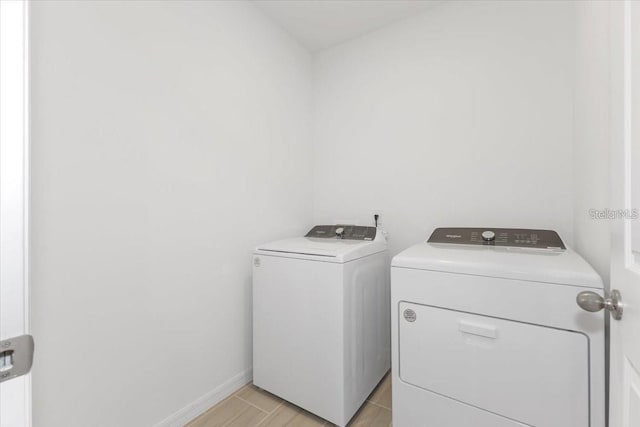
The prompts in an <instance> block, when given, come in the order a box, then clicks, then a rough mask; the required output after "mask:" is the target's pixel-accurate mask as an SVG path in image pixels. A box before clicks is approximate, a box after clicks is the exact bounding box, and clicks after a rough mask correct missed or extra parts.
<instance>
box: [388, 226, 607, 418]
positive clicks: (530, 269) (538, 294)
mask: <svg viewBox="0 0 640 427" xmlns="http://www.w3.org/2000/svg"><path fill="white" fill-rule="evenodd" d="M582 291H593V292H596V293H597V294H599V295H601V296H603V284H602V280H601V279H600V277H599V276H598V274H597V273H596V272H595V271H594V270H593V269H592V268H591V267H590V266H589V265H588V264H587V263H586V262H585V261H584V260H583V259H582V258H581V257H580V256H579V255H578V254H577V253H575V252H574V251H572V250H571V249H569V248H566V247H565V245H564V243H563V242H562V240H561V239H560V237H559V236H558V234H557V233H555V232H554V231H548V230H528V229H497V228H489V229H480V228H438V229H436V230H435V231H434V232H433V234H432V235H431V237H430V238H429V240H428V241H427V242H425V243H422V244H418V245H415V246H413V247H411V248H409V249H407V250H405V251H403V252H401V253H400V254H398V255H397V256H396V257H394V258H393V261H392V267H391V306H392V307H391V318H392V386H393V426H394V427H417V426H425V427H515V426H520V427H522V426H536V427H603V426H604V425H605V412H604V398H605V388H604V366H605V361H604V356H605V349H604V314H603V313H602V312H600V313H588V312H586V311H583V310H581V309H580V308H579V307H578V305H577V304H576V296H577V294H578V293H580V292H582Z"/></svg>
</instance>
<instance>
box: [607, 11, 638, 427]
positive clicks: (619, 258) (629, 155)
mask: <svg viewBox="0 0 640 427" xmlns="http://www.w3.org/2000/svg"><path fill="white" fill-rule="evenodd" d="M610 5H611V9H610V12H611V14H610V19H611V21H610V24H611V26H610V28H611V89H612V92H611V95H612V96H611V116H610V117H611V161H612V163H611V166H612V167H611V175H612V200H611V202H612V204H613V206H614V207H615V208H620V209H622V210H621V211H619V212H620V213H621V215H620V217H618V218H616V219H615V220H613V221H611V222H612V260H611V261H612V264H611V289H612V292H613V290H618V291H620V294H621V300H622V308H623V310H624V311H623V313H622V318H621V319H620V320H615V319H613V318H612V319H611V352H610V357H611V359H610V379H609V386H610V403H609V408H610V414H609V420H610V426H611V427H623V426H624V427H638V426H640V219H639V218H637V211H634V210H633V209H634V208H635V209H638V208H640V2H635V1H626V2H611V3H610ZM624 216H626V217H627V218H626V219H624V218H623V217H624Z"/></svg>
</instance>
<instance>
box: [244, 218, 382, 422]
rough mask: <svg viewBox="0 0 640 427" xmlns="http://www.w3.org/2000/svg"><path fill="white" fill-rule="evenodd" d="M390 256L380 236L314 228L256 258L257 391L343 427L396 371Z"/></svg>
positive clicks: (262, 249) (263, 249) (261, 250)
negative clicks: (392, 349) (392, 366)
mask: <svg viewBox="0 0 640 427" xmlns="http://www.w3.org/2000/svg"><path fill="white" fill-rule="evenodd" d="M389 307H390V302H389V255H388V251H387V244H386V239H385V238H384V236H383V235H382V233H381V232H380V231H379V230H377V229H376V227H364V226H350V225H319V226H315V227H314V228H313V229H312V230H311V231H309V232H308V233H307V235H306V236H305V237H298V238H292V239H287V240H280V241H277V242H273V243H268V244H265V245H261V246H259V247H258V248H256V250H255V252H254V256H253V377H254V384H255V385H256V386H258V387H261V388H263V389H265V390H267V391H269V392H271V393H273V394H275V395H278V396H280V397H282V398H283V399H285V400H288V401H289V402H292V403H294V404H296V405H298V406H300V407H301V408H304V409H306V410H307V411H309V412H311V413H313V414H316V415H318V416H320V417H322V418H324V419H326V420H329V421H331V422H332V423H334V424H336V425H338V426H345V425H346V424H347V423H348V422H349V420H350V419H351V418H352V417H353V415H354V414H355V412H356V411H357V410H358V408H360V406H361V405H362V404H363V402H364V401H365V399H366V398H367V396H368V395H369V394H370V393H371V391H372V390H373V389H374V388H375V386H376V384H378V382H379V381H380V380H381V378H382V377H383V376H384V375H385V373H386V372H387V371H388V370H389V365H390V346H391V339H390V313H389V311H390V309H389Z"/></svg>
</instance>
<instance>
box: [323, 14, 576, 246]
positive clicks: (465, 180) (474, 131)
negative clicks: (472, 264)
mask: <svg viewBox="0 0 640 427" xmlns="http://www.w3.org/2000/svg"><path fill="white" fill-rule="evenodd" d="M574 18H575V11H574V7H573V4H572V3H571V2H567V3H558V2H448V3H446V4H442V5H440V6H438V7H436V8H434V9H432V10H430V11H429V12H428V13H425V14H424V15H420V16H416V17H414V18H411V19H409V20H405V21H402V22H399V23H396V24H394V25H391V26H388V27H386V28H384V29H382V30H379V31H376V32H374V33H371V34H369V35H367V36H364V37H362V38H359V39H356V40H353V41H351V42H348V43H346V44H343V45H340V46H337V47H335V48H332V49H329V50H326V51H323V52H321V53H319V54H318V55H317V57H316V58H315V63H314V78H315V85H316V86H315V102H314V114H315V124H314V126H315V133H314V138H315V142H314V147H315V148H314V165H315V168H314V215H315V222H333V221H334V220H335V219H356V220H359V221H360V222H361V223H364V222H368V221H370V217H371V215H372V214H373V213H374V212H379V213H380V214H381V215H382V220H383V223H384V225H385V227H386V229H387V230H388V231H389V232H390V237H391V240H390V245H391V250H392V252H393V253H395V252H398V251H399V250H401V249H403V248H405V247H407V246H409V245H411V244H413V243H416V242H418V241H422V240H424V239H426V238H427V237H428V235H429V234H430V232H431V231H432V229H433V228H434V227H436V226H483V225H484V226H487V225H488V226H503V227H532V228H535V227H540V228H550V229H555V230H557V231H558V232H559V233H560V234H561V236H562V237H563V238H564V239H565V240H566V241H567V242H568V243H572V240H573V236H572V234H573V230H572V185H573V172H572V164H573V158H572V132H573V127H572V114H573V113H572V108H573V92H572V88H573V78H574V39H575V27H574V24H575V22H574Z"/></svg>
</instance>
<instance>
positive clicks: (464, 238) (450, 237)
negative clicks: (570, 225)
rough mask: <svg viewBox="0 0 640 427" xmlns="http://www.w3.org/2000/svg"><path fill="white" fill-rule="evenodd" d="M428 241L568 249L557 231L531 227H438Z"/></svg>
mask: <svg viewBox="0 0 640 427" xmlns="http://www.w3.org/2000/svg"><path fill="white" fill-rule="evenodd" d="M427 243H452V244H457V245H483V246H506V247H518V248H536V249H566V247H565V245H564V242H563V241H562V239H561V238H560V236H559V235H558V233H556V232H555V231H553V230H532V229H529V228H489V227H487V228H436V229H435V230H433V233H432V234H431V237H429V240H427Z"/></svg>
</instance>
